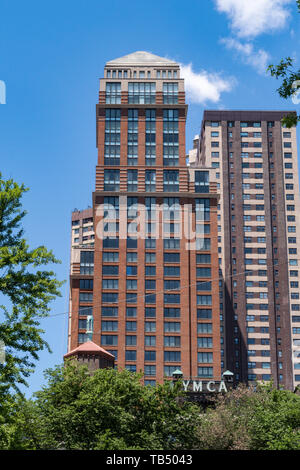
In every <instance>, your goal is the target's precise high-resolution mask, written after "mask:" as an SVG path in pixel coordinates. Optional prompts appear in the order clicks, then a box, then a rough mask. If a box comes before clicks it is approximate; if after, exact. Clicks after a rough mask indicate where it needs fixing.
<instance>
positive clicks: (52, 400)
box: [6, 361, 199, 450]
mask: <svg viewBox="0 0 300 470" xmlns="http://www.w3.org/2000/svg"><path fill="white" fill-rule="evenodd" d="M46 377H47V379H48V385H47V386H46V387H44V388H43V390H41V391H39V392H37V393H36V394H35V400H34V401H30V405H29V406H28V403H26V405H25V408H24V410H25V412H24V413H23V411H21V412H18V413H17V422H18V424H19V425H18V432H19V431H20V429H22V432H23V436H24V442H26V445H27V446H28V443H30V445H31V446H32V448H34V449H38V448H41V449H83V450H95V449H99V450H100V449H101V450H103V449H108V450H110V449H118V450H121V449H131V450H132V449H149V450H151V449H188V448H192V447H194V446H195V442H194V436H195V435H196V433H195V430H196V420H195V418H196V417H197V416H198V415H197V413H198V411H199V409H198V408H196V407H195V405H192V404H189V403H186V402H182V403H181V402H180V401H179V400H178V398H179V397H180V392H179V390H178V388H176V387H174V388H171V387H170V384H169V383H168V384H164V385H159V386H157V387H150V386H143V385H142V384H141V376H140V375H139V374H132V373H131V372H129V371H127V370H122V371H120V372H118V371H117V370H115V369H101V370H98V371H96V372H95V374H94V375H93V376H89V374H88V371H87V368H85V367H84V366H78V364H77V363H76V362H73V361H71V362H70V364H68V365H67V366H66V367H57V368H56V369H54V370H49V371H47V373H46ZM28 409H30V410H31V418H30V420H28ZM196 411H197V413H196ZM26 413H27V422H26V416H25V415H26ZM28 422H30V426H28ZM11 434H13V432H12V433H10V436H11ZM10 442H20V438H19V437H18V438H17V439H13V438H12V437H10ZM8 444H9V442H8V440H7V444H6V445H8Z"/></svg>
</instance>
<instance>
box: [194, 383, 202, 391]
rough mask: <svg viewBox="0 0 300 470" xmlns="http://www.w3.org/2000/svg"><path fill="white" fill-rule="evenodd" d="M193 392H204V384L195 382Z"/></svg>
mask: <svg viewBox="0 0 300 470" xmlns="http://www.w3.org/2000/svg"><path fill="white" fill-rule="evenodd" d="M193 392H202V382H196V381H195V380H194V381H193Z"/></svg>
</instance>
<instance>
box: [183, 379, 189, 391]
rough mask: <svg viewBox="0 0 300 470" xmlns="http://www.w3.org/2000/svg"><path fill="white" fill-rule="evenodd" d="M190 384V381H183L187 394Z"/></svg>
mask: <svg viewBox="0 0 300 470" xmlns="http://www.w3.org/2000/svg"><path fill="white" fill-rule="evenodd" d="M189 384H190V381H189V380H184V381H183V387H184V391H185V392H187V389H188V386H189Z"/></svg>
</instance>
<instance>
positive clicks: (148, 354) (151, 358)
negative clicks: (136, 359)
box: [145, 351, 156, 362]
mask: <svg viewBox="0 0 300 470" xmlns="http://www.w3.org/2000/svg"><path fill="white" fill-rule="evenodd" d="M155 361H156V351H145V362H155Z"/></svg>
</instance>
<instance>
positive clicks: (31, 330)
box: [0, 174, 62, 416]
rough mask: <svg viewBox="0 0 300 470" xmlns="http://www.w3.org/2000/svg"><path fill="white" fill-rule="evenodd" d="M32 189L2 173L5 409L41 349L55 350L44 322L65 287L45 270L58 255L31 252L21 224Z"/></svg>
mask: <svg viewBox="0 0 300 470" xmlns="http://www.w3.org/2000/svg"><path fill="white" fill-rule="evenodd" d="M26 191H28V189H27V188H26V187H25V186H24V185H23V184H21V185H19V184H18V183H16V182H15V181H13V180H12V179H8V180H5V179H3V178H2V175H1V174H0V296H1V300H0V302H1V303H2V305H0V341H1V344H4V345H5V362H3V361H1V363H0V398H1V399H2V400H0V408H1V404H2V405H3V403H4V400H3V397H4V396H6V398H7V399H8V398H9V393H10V390H11V388H13V389H14V390H15V391H18V390H19V386H20V385H21V384H25V385H26V378H27V377H28V376H29V374H30V373H31V372H32V371H33V370H34V366H35V360H37V359H38V353H39V351H41V350H42V349H44V348H48V349H49V346H48V344H47V343H46V342H45V340H44V339H43V337H42V334H43V330H41V329H40V318H41V317H43V316H47V314H48V312H49V303H50V302H51V300H53V299H55V298H56V296H59V295H60V292H59V288H60V286H61V285H62V283H61V282H59V281H58V280H57V279H56V277H55V273H54V272H53V271H51V270H46V269H39V268H40V267H42V268H43V267H44V266H45V265H48V264H52V263H58V262H59V261H58V260H57V259H56V258H55V256H54V255H53V253H52V251H48V250H47V249H46V248H45V246H39V247H38V248H35V249H30V247H29V245H28V243H27V242H26V239H25V238H24V229H23V228H22V226H21V223H22V219H23V218H24V216H25V215H26V212H25V211H24V210H23V209H22V203H21V199H22V196H23V194H24V193H25V192H26ZM0 411H1V409H0ZM3 413H4V411H3ZM3 413H2V416H3Z"/></svg>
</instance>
